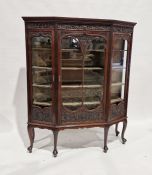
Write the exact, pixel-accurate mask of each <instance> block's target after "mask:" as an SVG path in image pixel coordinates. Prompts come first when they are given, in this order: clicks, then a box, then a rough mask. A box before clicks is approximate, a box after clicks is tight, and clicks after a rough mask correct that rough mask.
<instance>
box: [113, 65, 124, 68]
mask: <svg viewBox="0 0 152 175" xmlns="http://www.w3.org/2000/svg"><path fill="white" fill-rule="evenodd" d="M112 69H126V67H124V66H120V65H118V66H117V65H112Z"/></svg>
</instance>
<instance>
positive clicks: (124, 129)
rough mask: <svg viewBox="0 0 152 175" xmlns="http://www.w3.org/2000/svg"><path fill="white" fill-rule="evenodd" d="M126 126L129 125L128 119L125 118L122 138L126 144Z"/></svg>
mask: <svg viewBox="0 0 152 175" xmlns="http://www.w3.org/2000/svg"><path fill="white" fill-rule="evenodd" d="M126 127H127V119H125V120H124V121H123V128H122V133H121V139H122V144H125V143H126V141H127V140H126V139H125V138H124V134H125V131H126Z"/></svg>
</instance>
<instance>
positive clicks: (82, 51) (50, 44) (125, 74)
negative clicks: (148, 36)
mask: <svg viewBox="0 0 152 175" xmlns="http://www.w3.org/2000/svg"><path fill="white" fill-rule="evenodd" d="M23 19H24V21H25V34H26V58H27V90H28V133H29V138H30V146H29V147H28V150H29V152H32V147H33V142H34V136H35V132H34V128H42V129H50V130H52V131H53V134H54V150H53V155H54V156H57V153H58V152H57V136H58V132H59V131H60V130H63V129H67V128H84V127H87V128H89V127H103V128H104V145H103V148H104V152H107V150H108V147H107V137H108V130H109V127H110V126H111V125H115V134H116V136H118V135H119V131H118V123H119V122H123V128H122V133H121V139H122V143H125V142H126V139H125V138H124V133H125V129H126V126H127V102H128V87H129V72H130V60H131V48H132V38H133V28H134V25H135V24H136V23H133V22H125V21H117V20H103V19H87V18H86V19H84V18H65V17H23Z"/></svg>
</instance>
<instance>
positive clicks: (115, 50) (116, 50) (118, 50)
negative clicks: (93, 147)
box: [113, 49, 128, 52]
mask: <svg viewBox="0 0 152 175" xmlns="http://www.w3.org/2000/svg"><path fill="white" fill-rule="evenodd" d="M126 51H128V50H122V49H113V52H126Z"/></svg>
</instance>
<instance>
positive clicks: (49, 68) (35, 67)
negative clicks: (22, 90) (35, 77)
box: [32, 66, 52, 70]
mask: <svg viewBox="0 0 152 175" xmlns="http://www.w3.org/2000/svg"><path fill="white" fill-rule="evenodd" d="M32 68H33V69H47V70H52V68H51V67H44V66H32Z"/></svg>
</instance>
